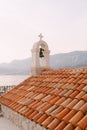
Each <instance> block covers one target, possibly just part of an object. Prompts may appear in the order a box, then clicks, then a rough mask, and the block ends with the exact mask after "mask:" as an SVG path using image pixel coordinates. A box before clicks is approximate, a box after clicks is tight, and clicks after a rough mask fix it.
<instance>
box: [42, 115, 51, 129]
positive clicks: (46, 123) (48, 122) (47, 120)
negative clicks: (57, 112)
mask: <svg viewBox="0 0 87 130" xmlns="http://www.w3.org/2000/svg"><path fill="white" fill-rule="evenodd" d="M52 120H53V118H52V117H51V116H49V117H48V118H47V119H46V120H45V121H44V122H42V124H41V125H43V126H44V127H47V126H48V125H49V124H50V122H52Z"/></svg>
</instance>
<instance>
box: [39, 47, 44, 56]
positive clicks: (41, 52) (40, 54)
mask: <svg viewBox="0 0 87 130" xmlns="http://www.w3.org/2000/svg"><path fill="white" fill-rule="evenodd" d="M43 51H44V49H42V48H40V52H39V57H40V58H42V57H44V54H43Z"/></svg>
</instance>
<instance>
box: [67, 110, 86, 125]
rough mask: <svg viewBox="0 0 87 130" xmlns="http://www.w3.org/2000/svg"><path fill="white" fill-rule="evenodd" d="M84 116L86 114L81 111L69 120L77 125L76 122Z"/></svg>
mask: <svg viewBox="0 0 87 130" xmlns="http://www.w3.org/2000/svg"><path fill="white" fill-rule="evenodd" d="M83 116H84V114H83V113H82V112H81V111H79V112H77V113H76V114H75V115H74V116H73V117H72V118H71V119H70V120H69V122H70V123H72V124H73V125H74V126H76V124H77V123H78V122H79V121H80V120H81V119H82V118H83Z"/></svg>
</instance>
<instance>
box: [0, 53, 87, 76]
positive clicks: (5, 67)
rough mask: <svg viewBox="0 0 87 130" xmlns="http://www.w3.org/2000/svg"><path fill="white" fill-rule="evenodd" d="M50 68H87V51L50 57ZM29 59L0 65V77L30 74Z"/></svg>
mask: <svg viewBox="0 0 87 130" xmlns="http://www.w3.org/2000/svg"><path fill="white" fill-rule="evenodd" d="M50 65H51V67H52V68H63V67H87V51H74V52H70V53H61V54H55V55H51V56H50ZM30 66H31V58H27V59H23V60H14V61H12V62H11V63H2V64H0V75H16V74H17V75H20V74H22V75H26V74H30Z"/></svg>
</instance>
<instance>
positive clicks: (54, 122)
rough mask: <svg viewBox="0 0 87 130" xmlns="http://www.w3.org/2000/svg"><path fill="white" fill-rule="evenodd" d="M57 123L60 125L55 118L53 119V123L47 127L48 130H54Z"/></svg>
mask: <svg viewBox="0 0 87 130" xmlns="http://www.w3.org/2000/svg"><path fill="white" fill-rule="evenodd" d="M59 123H60V121H59V120H58V119H56V118H55V119H53V121H52V122H51V123H50V124H49V125H48V126H47V128H49V129H50V130H54V129H55V128H56V127H57V125H58V124H59Z"/></svg>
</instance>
